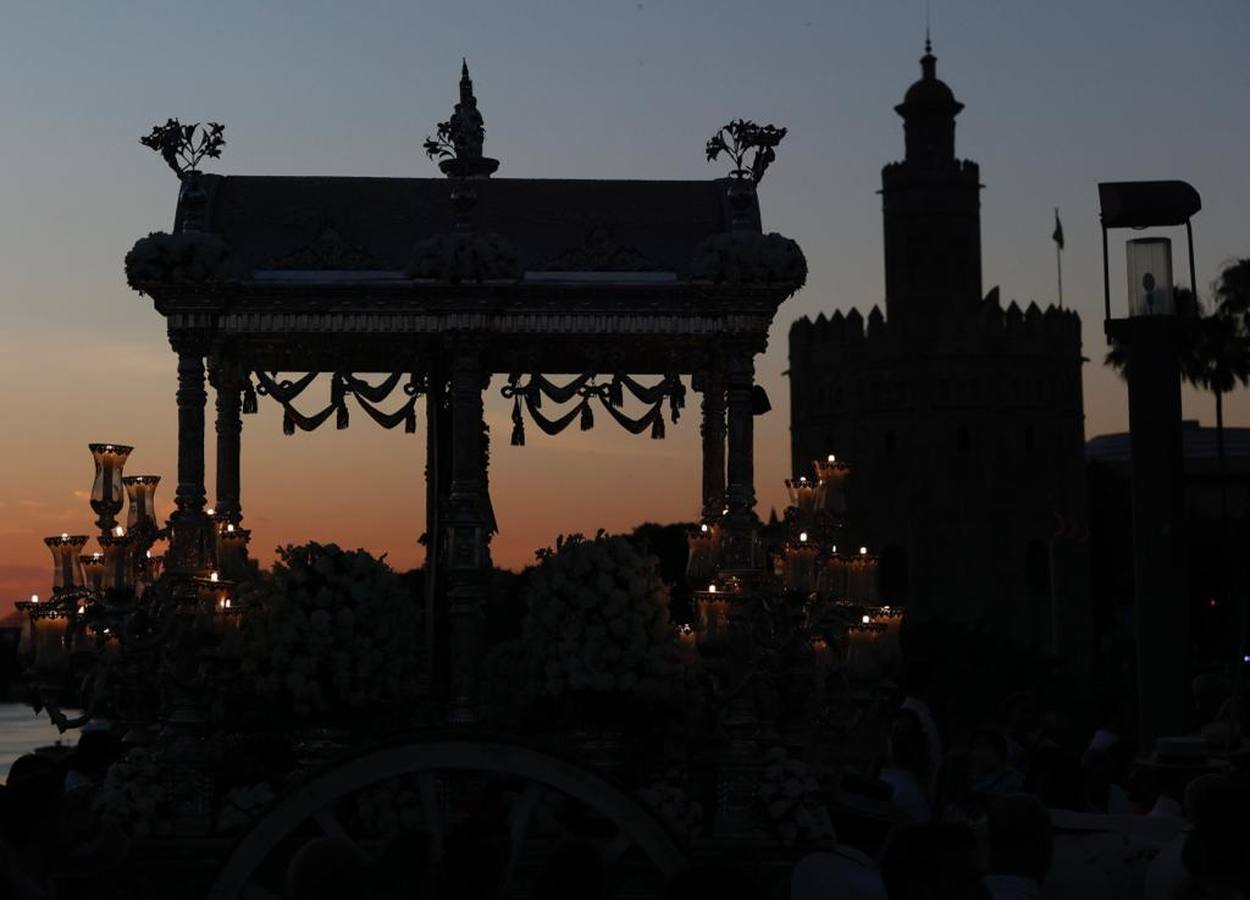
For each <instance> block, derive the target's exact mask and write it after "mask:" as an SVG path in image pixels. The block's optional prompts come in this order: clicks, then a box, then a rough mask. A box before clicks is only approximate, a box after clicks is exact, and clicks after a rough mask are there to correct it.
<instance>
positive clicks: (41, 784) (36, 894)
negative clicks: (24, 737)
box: [0, 753, 64, 900]
mask: <svg viewBox="0 0 1250 900" xmlns="http://www.w3.org/2000/svg"><path fill="white" fill-rule="evenodd" d="M63 780H64V775H63V774H62V772H61V770H60V767H59V766H58V765H57V764H56V763H55V762H54V761H53V760H51V759H48V758H47V757H45V756H39V755H37V754H34V753H28V754H26V755H25V756H22V757H19V758H18V759H17V760H15V761H14V763H13V765H12V766H11V767H10V768H9V777H8V781H7V783H6V784H5V785H4V787H3V789H2V790H0V844H2V847H0V850H2V851H3V852H2V853H0V886H4V887H5V888H6V890H8V891H9V892H10V893H11V895H12V896H14V897H20V898H23V900H25V898H30V900H35V898H39V900H43V898H51V897H53V896H55V892H54V889H53V886H52V877H51V876H52V866H53V864H54V862H55V858H56V855H57V851H58V844H59V836H60V817H61V811H60V798H61V784H62V782H63ZM5 896H7V895H5Z"/></svg>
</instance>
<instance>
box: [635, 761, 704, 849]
mask: <svg viewBox="0 0 1250 900" xmlns="http://www.w3.org/2000/svg"><path fill="white" fill-rule="evenodd" d="M684 781H685V779H684V778H682V777H681V775H680V774H679V773H673V772H670V773H667V774H666V775H665V777H664V778H662V779H661V780H659V781H656V782H653V783H652V784H649V785H647V787H645V788H643V789H641V790H640V791H639V792H638V797H639V799H641V800H642V802H643V803H645V804H646V805H647V806H648V807H649V808H650V809H651V811H652V812H654V813H655V814H656V815H657V816H659V817H660V819H661V820H662V821H663V822H664V823H665V824H666V825H667V826H668V827H669V828H670V829H672V831H673V832H674V833H675V834H677V835H678V836H680V837H682V838H685V839H686V840H690V839H691V838H694V837H697V836H698V835H699V834H700V832H701V831H702V830H703V804H701V803H700V802H699V801H698V800H695V799H694V798H693V797H691V796H690V794H689V793H688V792H687V790H686V788H685V784H684Z"/></svg>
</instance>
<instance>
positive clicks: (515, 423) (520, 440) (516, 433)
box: [512, 394, 525, 447]
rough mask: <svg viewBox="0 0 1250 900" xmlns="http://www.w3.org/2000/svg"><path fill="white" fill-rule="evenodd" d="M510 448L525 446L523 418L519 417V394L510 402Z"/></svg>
mask: <svg viewBox="0 0 1250 900" xmlns="http://www.w3.org/2000/svg"><path fill="white" fill-rule="evenodd" d="M512 446H513V447H524V446H525V418H524V417H523V416H522V415H521V397H520V395H519V394H518V395H517V396H516V397H515V398H514V399H513V401H512Z"/></svg>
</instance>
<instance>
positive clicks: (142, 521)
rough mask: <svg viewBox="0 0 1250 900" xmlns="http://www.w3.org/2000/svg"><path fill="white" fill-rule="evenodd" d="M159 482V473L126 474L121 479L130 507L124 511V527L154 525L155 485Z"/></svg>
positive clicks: (133, 527) (134, 527)
mask: <svg viewBox="0 0 1250 900" xmlns="http://www.w3.org/2000/svg"><path fill="white" fill-rule="evenodd" d="M160 483H161V476H159V475H127V476H126V477H125V478H123V479H122V484H123V485H125V487H126V496H127V497H128V498H129V499H130V507H129V509H128V510H127V511H126V528H127V529H128V530H130V531H134V530H135V529H136V528H141V529H142V528H147V527H155V526H156V487H157V485H159V484H160Z"/></svg>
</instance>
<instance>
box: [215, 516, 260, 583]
mask: <svg viewBox="0 0 1250 900" xmlns="http://www.w3.org/2000/svg"><path fill="white" fill-rule="evenodd" d="M216 533H217V565H219V566H221V568H222V569H223V570H224V571H226V572H227V573H232V574H233V573H235V571H236V569H237V568H238V567H239V566H241V565H242V564H243V563H244V561H245V560H246V559H247V545H248V542H249V541H251V539H252V532H251V531H250V530H248V529H246V528H239V527H238V526H237V525H235V524H234V523H233V522H224V521H223V522H218V523H217V529H216Z"/></svg>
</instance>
